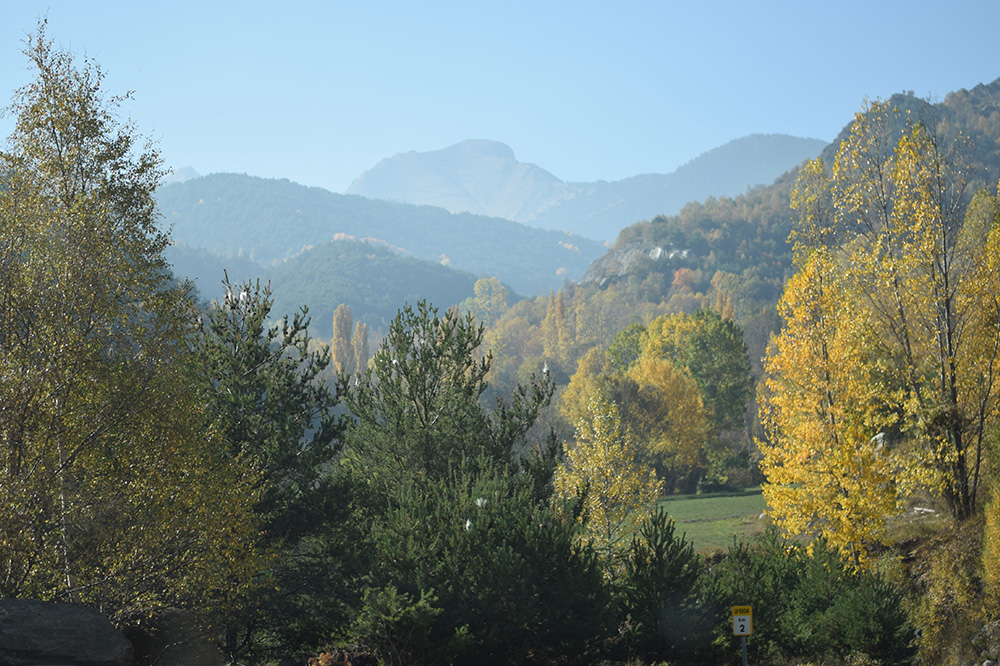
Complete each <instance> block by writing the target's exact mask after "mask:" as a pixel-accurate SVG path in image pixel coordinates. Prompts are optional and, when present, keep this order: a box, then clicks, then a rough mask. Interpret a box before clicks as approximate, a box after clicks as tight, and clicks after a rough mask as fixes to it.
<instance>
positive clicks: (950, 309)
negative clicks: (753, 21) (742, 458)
mask: <svg viewBox="0 0 1000 666" xmlns="http://www.w3.org/2000/svg"><path fill="white" fill-rule="evenodd" d="M959 165H960V160H959V159H958V157H957V155H954V154H950V153H946V150H945V148H943V147H942V146H939V144H938V143H937V139H936V138H935V137H933V135H932V134H931V133H930V130H929V129H928V128H927V126H925V125H923V124H922V123H919V122H913V121H911V120H910V119H908V118H907V117H905V116H900V115H898V113H897V112H895V111H893V110H892V109H890V108H889V107H888V105H886V104H883V103H877V104H874V105H872V107H871V108H869V109H868V111H867V113H866V114H858V116H857V117H856V120H855V123H854V125H853V126H852V129H851V134H850V136H849V137H848V138H847V139H846V140H845V141H844V142H843V143H842V145H841V147H840V149H839V151H838V153H837V158H836V162H835V164H834V168H833V177H832V179H830V178H828V177H827V175H826V171H825V167H824V166H823V164H822V163H820V162H813V163H811V164H809V165H807V167H806V168H805V169H804V170H803V173H802V174H801V176H800V180H799V184H798V186H797V188H796V193H795V195H794V196H793V205H795V206H796V208H797V209H798V210H799V212H800V220H799V224H798V227H797V229H796V232H795V235H794V239H795V241H796V248H795V263H796V268H797V270H798V272H797V274H796V276H795V277H793V278H792V280H790V281H789V284H788V286H787V288H786V291H785V294H784V295H783V296H782V300H781V303H780V304H779V310H780V312H781V314H782V316H783V317H784V319H785V324H784V326H783V328H782V331H781V333H780V334H779V335H778V337H777V338H776V339H775V342H774V344H773V345H772V347H771V348H770V350H769V352H768V358H767V360H766V362H765V363H766V370H767V374H768V379H767V384H768V387H769V393H768V395H767V396H766V397H765V400H764V401H763V411H764V416H763V421H764V424H765V428H766V431H767V440H768V441H766V442H762V443H761V451H762V453H763V455H764V462H763V465H762V467H763V468H764V472H765V475H766V476H767V479H768V482H767V484H766V485H765V490H764V492H765V495H766V496H767V498H768V501H769V505H770V506H771V513H772V515H773V516H774V517H775V519H776V521H778V522H779V523H780V524H782V525H784V526H785V527H786V529H788V530H789V531H790V532H792V533H802V532H807V533H813V534H822V535H824V536H826V537H827V538H828V539H829V541H830V543H831V544H832V545H835V546H837V547H838V548H840V549H841V551H842V552H844V553H846V554H848V555H850V556H852V557H853V559H854V561H855V562H856V563H863V562H865V560H866V553H867V550H868V548H869V547H870V546H871V544H872V543H875V542H878V541H880V540H881V539H882V538H883V535H884V534H885V522H886V520H887V519H888V518H890V517H892V516H893V515H895V514H896V513H897V512H898V509H899V501H900V499H902V498H903V497H906V496H908V495H910V494H912V493H913V492H916V491H917V490H920V489H924V490H928V491H931V492H932V493H935V494H937V495H939V496H941V497H942V498H943V499H944V500H945V501H946V502H947V503H948V506H949V507H950V509H951V511H952V513H953V515H954V516H955V517H957V518H960V519H961V518H966V517H969V516H970V515H972V513H973V512H974V511H975V510H976V497H977V495H978V487H979V484H980V478H981V471H980V470H981V466H982V461H983V456H984V453H985V447H984V442H985V438H986V437H987V436H988V435H989V432H990V431H991V430H993V429H995V427H996V425H995V424H996V422H997V416H998V403H997V391H996V386H995V374H994V373H995V371H994V365H995V363H996V359H997V358H998V349H1000V329H998V328H997V324H998V321H1000V317H998V313H1000V310H998V308H997V301H996V297H995V294H996V293H997V286H998V285H997V282H996V281H997V279H998V274H997V273H996V271H995V270H993V268H992V265H991V262H994V261H995V259H994V258H993V257H994V256H995V254H996V245H995V243H996V242H997V231H996V220H997V216H996V210H997V209H996V206H995V203H990V201H991V200H994V199H993V197H992V196H990V195H987V194H985V193H981V194H980V195H978V196H977V197H976V199H974V200H973V202H972V205H967V203H968V200H967V198H966V197H965V196H964V191H965V176H964V175H963V174H964V173H965V172H964V171H963V170H962V169H960V168H959Z"/></svg>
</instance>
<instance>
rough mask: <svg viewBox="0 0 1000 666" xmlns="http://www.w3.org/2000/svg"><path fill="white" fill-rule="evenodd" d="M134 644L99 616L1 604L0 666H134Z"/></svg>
mask: <svg viewBox="0 0 1000 666" xmlns="http://www.w3.org/2000/svg"><path fill="white" fill-rule="evenodd" d="M131 664H132V644H131V643H130V642H129V641H128V640H127V639H126V638H125V636H123V635H122V634H121V632H119V631H118V630H117V629H115V628H114V627H113V626H112V625H111V623H110V622H109V621H108V620H107V618H105V617H104V616H103V615H101V614H100V613H98V612H97V611H95V610H93V609H91V608H87V607H86V606H78V605H75V604H55V603H46V602H44V601H35V600H33V599H2V600H0V665H2V666H70V665H72V666H130V665H131Z"/></svg>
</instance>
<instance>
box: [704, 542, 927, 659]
mask: <svg viewBox="0 0 1000 666" xmlns="http://www.w3.org/2000/svg"><path fill="white" fill-rule="evenodd" d="M702 584H703V589H704V590H705V593H706V596H707V598H708V599H709V600H710V603H711V604H712V606H713V607H714V612H715V615H716V625H715V626H716V627H717V629H716V631H715V638H714V643H715V645H716V647H717V648H718V649H719V650H720V651H722V652H726V653H735V651H737V650H738V649H739V648H738V647H737V646H738V643H737V642H736V641H735V639H734V637H733V636H732V635H731V630H730V627H731V625H730V623H729V614H730V612H731V607H732V606H734V605H751V606H753V614H754V622H753V625H754V627H753V631H754V633H753V636H751V637H750V638H749V639H748V641H747V648H748V651H749V652H750V654H752V655H753V659H754V661H755V662H762V661H763V662H767V661H780V660H785V659H789V658H808V659H817V658H818V659H823V658H827V657H834V658H836V659H838V660H841V661H843V660H845V659H847V658H848V657H851V658H853V659H858V658H862V657H867V658H870V659H875V660H877V661H879V662H880V663H885V664H896V663H905V662H908V661H909V660H910V659H911V658H912V657H913V655H914V654H915V648H914V642H913V639H914V632H913V629H912V626H911V624H910V621H909V618H908V617H907V615H906V612H905V610H904V607H903V597H902V595H901V594H900V593H899V591H898V590H896V589H895V587H894V586H893V585H892V584H891V583H889V582H887V581H886V580H884V579H883V578H882V577H881V576H880V575H878V574H876V573H872V572H870V571H867V570H864V569H858V568H856V567H854V566H852V565H851V564H849V563H848V562H846V561H845V560H844V559H842V558H841V557H840V555H839V554H838V553H837V552H836V551H835V550H834V549H832V548H830V547H829V546H828V545H827V544H826V543H825V542H824V541H821V540H819V541H815V542H814V543H812V544H811V545H810V546H808V547H805V546H803V545H801V544H798V543H795V542H790V541H786V540H785V539H784V538H782V536H781V535H780V534H779V533H778V531H777V530H776V529H774V528H772V529H770V530H769V531H768V532H767V533H765V534H764V535H763V536H762V537H761V538H760V539H758V540H757V541H756V542H755V543H753V544H746V543H740V544H738V545H734V546H733V547H732V548H731V549H730V551H729V553H728V555H727V556H726V557H725V558H724V559H723V560H722V561H721V562H719V564H718V565H717V566H715V567H714V568H712V569H710V570H709V571H707V573H706V576H705V577H704V578H703V581H702Z"/></svg>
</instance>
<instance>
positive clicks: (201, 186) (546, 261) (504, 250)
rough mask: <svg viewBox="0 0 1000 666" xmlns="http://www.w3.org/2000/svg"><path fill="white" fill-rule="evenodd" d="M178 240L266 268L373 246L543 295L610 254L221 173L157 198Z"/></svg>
mask: <svg viewBox="0 0 1000 666" xmlns="http://www.w3.org/2000/svg"><path fill="white" fill-rule="evenodd" d="M156 199H157V204H158V207H159V210H160V213H161V215H162V216H163V222H162V224H163V225H164V226H165V227H166V228H169V229H171V233H172V235H173V237H174V239H176V240H177V241H179V242H181V243H184V244H186V245H189V246H191V247H194V248H202V249H207V250H210V251H212V252H214V253H215V254H218V255H220V256H222V257H244V258H248V259H252V260H253V261H255V262H257V263H259V264H261V265H262V266H269V265H271V264H273V263H275V262H280V261H284V260H286V259H288V258H290V257H293V256H295V255H297V254H299V253H300V252H304V251H308V250H309V248H311V247H313V246H315V245H320V244H322V243H326V242H328V241H331V240H335V239H341V238H347V239H356V240H366V241H368V242H371V243H377V244H381V245H384V246H385V247H388V248H391V249H393V250H395V251H397V252H399V253H401V254H405V255H410V256H413V257H417V258H421V259H427V260H429V261H434V262H439V263H444V264H446V265H449V266H452V267H454V268H458V269H460V270H464V271H468V272H470V273H473V274H475V275H479V276H481V275H489V276H493V277H498V278H500V279H501V280H502V281H503V282H505V283H506V284H508V285H510V286H511V287H512V288H513V289H514V290H515V291H516V292H518V293H522V294H538V293H544V292H545V291H547V290H548V289H551V288H557V287H559V286H561V285H562V284H563V282H564V281H565V280H575V279H578V278H579V277H580V276H581V275H583V272H584V271H585V270H586V269H587V266H589V265H590V263H591V262H592V261H593V260H594V259H596V258H597V257H599V256H600V255H601V254H602V253H603V252H604V249H605V248H604V246H603V245H602V244H601V243H598V242H597V241H593V240H590V239H587V238H582V237H580V236H574V235H572V234H568V233H564V232H561V231H546V230H543V229H534V228H529V227H525V226H524V225H521V224H518V223H516V222H511V221H510V220H502V219H499V218H486V217H480V216H476V215H470V214H460V215H452V214H450V213H448V211H446V210H444V209H441V208H434V207H431V206H412V205H408V204H400V203H391V202H385V201H374V200H371V199H365V198H363V197H358V196H344V195H340V194H334V193H332V192H329V191H327V190H323V189H321V188H309V187H303V186H301V185H297V184H295V183H291V182H289V181H287V180H265V179H262V178H253V177H250V176H245V175H237V174H214V175H209V176H204V177H202V178H196V179H193V180H189V181H185V182H183V183H174V184H171V185H166V186H163V187H161V188H160V189H159V190H157V193H156Z"/></svg>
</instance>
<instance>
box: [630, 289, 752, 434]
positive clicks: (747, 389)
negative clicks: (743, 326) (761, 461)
mask: <svg viewBox="0 0 1000 666" xmlns="http://www.w3.org/2000/svg"><path fill="white" fill-rule="evenodd" d="M643 354H646V355H650V356H653V357H655V358H665V359H669V360H670V361H671V362H672V363H674V364H675V365H677V366H679V367H682V368H685V369H686V370H687V371H688V372H689V373H690V375H691V376H692V377H693V378H694V380H695V381H696V382H697V384H698V390H699V391H700V392H701V395H702V399H703V401H704V403H705V407H706V408H708V410H709V413H710V414H711V419H712V424H713V426H714V427H715V429H716V431H717V432H721V431H724V430H738V429H742V428H743V416H744V414H745V413H746V408H747V403H748V402H749V400H750V398H751V396H752V395H753V376H752V375H751V373H750V358H749V356H748V355H747V347H746V344H745V343H744V341H743V331H742V330H740V328H739V326H738V325H737V324H736V323H735V322H733V321H732V320H729V319H723V318H722V316H721V315H720V314H718V313H717V312H714V311H712V310H708V309H705V308H702V309H700V310H696V311H695V312H694V313H693V314H690V315H686V314H673V315H664V316H662V317H659V318H657V319H655V320H653V321H652V322H651V323H650V325H649V327H648V329H647V331H646V336H645V347H644V349H643Z"/></svg>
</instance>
